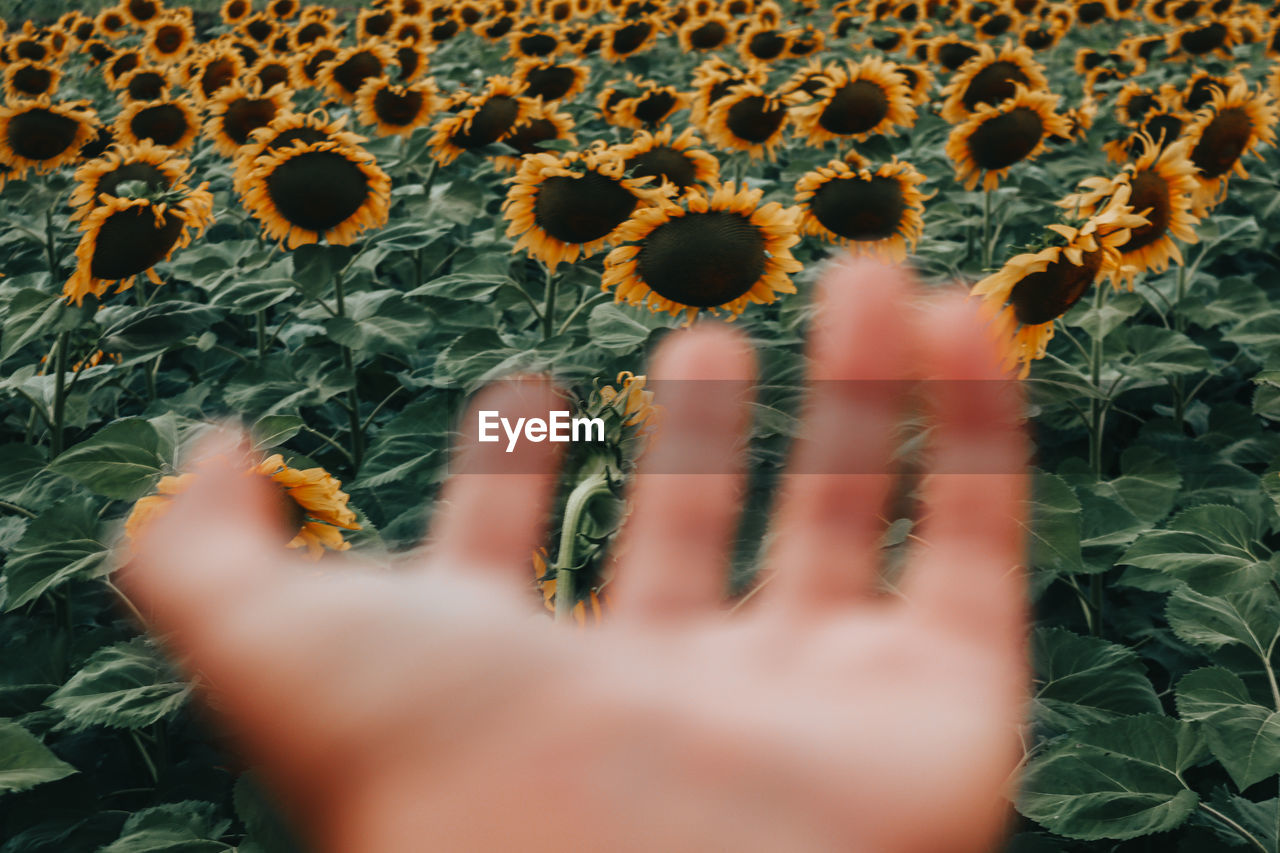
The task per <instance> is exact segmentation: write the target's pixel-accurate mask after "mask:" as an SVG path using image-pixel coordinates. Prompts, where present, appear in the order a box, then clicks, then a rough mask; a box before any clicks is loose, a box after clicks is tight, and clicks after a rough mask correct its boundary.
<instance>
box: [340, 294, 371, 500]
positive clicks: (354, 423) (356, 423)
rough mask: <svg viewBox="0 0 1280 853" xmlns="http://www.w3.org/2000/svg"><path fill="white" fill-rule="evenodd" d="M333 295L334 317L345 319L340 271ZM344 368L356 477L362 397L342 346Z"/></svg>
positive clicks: (361, 435) (361, 438)
mask: <svg viewBox="0 0 1280 853" xmlns="http://www.w3.org/2000/svg"><path fill="white" fill-rule="evenodd" d="M333 294H334V305H335V310H334V316H335V317H345V316H346V315H347V303H346V285H345V283H344V281H343V278H342V271H341V270H339V271H338V272H337V273H335V274H334V276H333ZM342 366H343V368H345V369H346V371H347V373H348V374H350V375H351V387H350V388H348V389H347V407H346V408H347V421H348V424H349V426H350V429H351V451H350V454H349V456H350V459H351V474H352V476H354V475H355V474H356V472H358V471H359V470H360V462H361V461H362V460H363V459H364V429H363V428H362V427H361V425H360V396H359V394H357V393H356V383H355V375H356V368H355V360H354V359H353V358H352V355H351V348H350V347H348V346H346V345H345V344H343V345H342Z"/></svg>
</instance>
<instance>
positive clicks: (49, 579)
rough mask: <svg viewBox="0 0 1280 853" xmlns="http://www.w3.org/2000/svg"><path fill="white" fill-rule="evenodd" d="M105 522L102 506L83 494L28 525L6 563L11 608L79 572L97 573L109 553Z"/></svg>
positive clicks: (59, 505) (19, 605)
mask: <svg viewBox="0 0 1280 853" xmlns="http://www.w3.org/2000/svg"><path fill="white" fill-rule="evenodd" d="M99 526H100V525H99V522H98V514H97V511H96V507H95V506H94V505H93V504H92V503H90V502H89V500H88V499H86V498H83V497H80V498H71V499H68V500H64V501H61V502H60V503H58V504H56V505H54V506H53V507H51V508H50V509H48V510H45V511H44V512H43V513H41V514H40V517H39V518H37V519H35V520H34V521H32V522H31V524H29V525H28V526H27V530H26V532H25V533H24V534H22V538H21V539H19V540H18V544H17V545H15V546H14V548H13V552H12V553H11V554H10V555H9V561H8V563H7V564H6V565H5V567H4V578H5V587H6V590H7V592H8V599H7V600H6V601H5V609H6V610H13V609H15V608H18V607H21V606H23V605H24V604H26V603H27V602H29V601H34V600H35V599H37V598H39V597H40V596H41V595H44V594H45V593H46V592H48V591H49V590H51V589H54V588H55V587H57V586H59V585H61V584H63V583H65V582H66V581H67V580H69V579H71V578H73V577H76V576H81V575H93V574H95V573H96V572H97V571H98V569H99V567H100V566H101V565H102V564H103V562H104V561H105V559H106V556H107V546H106V543H105V542H103V541H102V540H101V539H100V538H99V536H100V534H99Z"/></svg>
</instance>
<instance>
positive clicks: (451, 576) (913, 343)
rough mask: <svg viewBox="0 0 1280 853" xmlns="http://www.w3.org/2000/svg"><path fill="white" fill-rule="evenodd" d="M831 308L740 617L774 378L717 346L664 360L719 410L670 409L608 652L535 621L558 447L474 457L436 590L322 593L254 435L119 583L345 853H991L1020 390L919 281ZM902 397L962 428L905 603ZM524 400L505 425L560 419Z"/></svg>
mask: <svg viewBox="0 0 1280 853" xmlns="http://www.w3.org/2000/svg"><path fill="white" fill-rule="evenodd" d="M818 311H819V313H818V315H817V316H818V320H817V322H816V323H815V332H814V336H813V345H812V348H811V354H812V357H813V368H812V371H811V376H810V379H811V392H810V399H809V404H808V407H807V414H806V421H805V438H804V441H802V442H800V443H799V444H798V448H797V450H796V451H795V454H794V456H793V460H792V469H791V473H790V474H789V475H788V478H787V481H786V483H785V486H784V489H783V494H782V497H781V499H780V503H779V506H778V509H777V511H776V513H775V517H776V524H775V529H774V531H773V535H772V539H771V548H770V556H769V560H768V562H767V568H766V570H765V571H764V572H763V573H762V575H761V584H762V585H761V586H760V587H759V588H758V590H757V592H756V594H754V595H753V596H752V597H751V598H750V599H749V600H748V601H746V602H742V603H740V605H739V606H738V607H736V608H735V609H734V610H733V612H732V613H730V612H728V611H726V610H725V608H724V601H723V597H724V588H725V572H726V566H727V556H726V555H727V552H728V548H729V545H730V543H731V542H732V540H733V538H734V533H735V527H736V523H737V514H738V510H739V508H740V493H741V490H742V482H741V471H740V459H739V452H738V450H739V448H738V443H737V442H735V441H733V440H732V437H734V436H738V435H740V434H741V432H742V431H743V429H744V427H745V425H746V420H747V417H748V412H749V405H748V401H747V400H746V398H745V395H744V394H743V389H744V388H745V387H746V386H747V385H748V383H749V382H750V380H751V377H752V373H753V364H752V358H751V353H750V351H749V348H748V347H747V346H746V345H745V344H744V343H743V342H742V341H741V339H740V338H739V337H738V336H736V335H733V334H730V333H729V332H728V331H726V330H725V329H724V328H723V327H718V326H709V327H699V328H697V329H694V330H692V331H690V332H687V333H681V334H678V335H674V336H672V339H671V340H669V341H668V342H667V343H666V344H665V345H664V346H663V348H662V349H661V351H660V352H659V353H658V355H657V357H656V358H655V363H654V365H653V367H652V369H651V371H650V376H651V377H653V378H654V379H655V380H656V381H658V382H663V381H664V380H689V381H684V382H669V383H666V384H665V388H666V389H667V393H666V394H665V396H664V397H663V398H662V399H660V400H659V401H658V402H659V403H660V404H661V405H662V407H663V409H664V416H663V418H662V423H661V427H660V431H659V433H658V435H657V436H656V437H655V440H654V441H653V443H652V447H651V448H650V451H649V452H648V453H647V454H646V456H645V458H644V460H643V463H642V468H641V472H640V474H639V475H638V476H637V478H636V482H635V486H634V488H633V490H632V505H633V510H632V513H631V516H630V518H629V519H628V522H627V525H626V527H625V529H624V531H623V541H622V543H620V549H619V550H620V557H619V565H618V571H617V577H616V580H615V582H614V584H613V585H612V586H611V590H613V591H614V592H613V595H612V601H613V609H612V612H611V617H610V619H608V620H607V621H606V623H605V624H603V625H601V626H600V627H599V628H597V629H594V630H589V631H577V630H565V629H563V628H562V627H561V626H559V625H556V624H554V623H551V622H549V621H548V620H546V619H545V618H543V617H541V616H540V615H539V614H538V612H537V610H535V609H534V607H533V605H532V598H531V595H530V593H531V592H532V590H531V588H530V584H529V579H530V573H529V554H530V552H531V550H532V549H533V548H534V547H536V545H537V544H539V543H540V542H541V541H542V534H543V532H544V530H543V527H544V524H545V517H546V514H547V510H548V503H549V500H550V495H551V491H552V488H553V486H554V482H555V474H554V472H555V470H556V464H557V459H556V453H555V449H554V448H555V445H551V444H526V445H524V449H523V450H522V451H521V453H518V454H512V455H511V457H510V458H509V457H507V456H505V455H504V454H503V452H502V448H501V446H500V445H481V444H478V443H474V442H471V443H469V444H468V446H465V447H464V448H462V450H461V452H460V455H459V460H460V462H459V473H458V474H456V475H455V476H454V478H453V479H452V480H451V481H450V483H449V484H448V486H447V487H446V491H445V495H444V498H443V500H444V505H443V508H442V510H441V511H440V512H438V513H437V523H436V525H435V529H434V530H433V532H432V537H431V540H430V544H431V547H430V549H429V553H430V555H431V556H430V559H429V560H428V561H427V564H426V565H425V566H422V567H416V568H414V569H412V570H405V571H389V570H387V569H380V568H377V567H368V566H362V565H360V564H358V563H357V562H356V561H354V560H352V561H350V562H351V565H350V566H349V567H348V566H344V565H343V563H342V561H341V560H334V561H332V562H329V563H326V564H325V567H326V570H325V571H324V572H323V573H321V574H317V573H316V571H315V569H314V568H310V569H304V568H303V567H301V566H300V565H296V564H293V563H292V562H291V560H292V558H289V557H284V556H281V549H280V547H279V538H278V535H277V527H278V524H279V521H278V519H275V518H273V513H274V512H278V509H273V507H278V502H276V501H275V500H274V499H273V496H272V495H271V493H270V489H269V487H268V486H267V485H266V483H265V481H263V480H262V478H257V477H248V476H244V475H242V474H241V473H240V472H241V471H243V470H244V467H245V465H244V463H243V461H241V460H239V459H237V458H236V457H237V456H238V455H239V454H243V453H244V452H245V451H244V449H243V446H242V445H241V443H240V440H239V439H238V438H237V437H234V436H228V435H226V434H223V435H221V436H220V437H219V438H215V439H212V440H210V441H208V442H206V445H205V446H204V447H203V448H202V452H201V457H202V461H201V462H200V463H199V468H198V470H200V471H201V476H200V477H199V478H197V480H196V483H195V484H194V485H193V486H192V487H191V489H190V490H188V491H187V492H186V493H184V494H183V495H182V496H180V497H179V498H177V499H176V501H175V502H174V505H173V508H172V510H171V511H170V512H168V513H167V514H166V515H164V516H163V517H162V518H161V519H160V520H158V521H157V522H155V523H154V524H153V525H152V526H151V527H150V528H149V529H148V530H147V531H146V532H145V534H144V535H143V536H142V537H141V538H140V541H139V542H138V546H137V550H136V555H135V558H134V559H133V560H132V562H131V563H130V564H129V565H128V566H127V567H126V568H125V569H124V570H122V572H121V574H122V578H121V580H122V582H123V583H124V584H125V586H126V590H127V592H128V593H129V594H130V595H131V597H133V598H134V600H135V601H136V602H137V603H138V605H139V606H140V608H141V609H142V612H144V613H145V614H146V615H147V617H148V619H149V621H150V622H151V624H152V626H153V627H154V628H155V630H157V631H159V632H161V633H162V634H163V635H164V636H165V637H166V639H167V641H168V642H169V643H170V645H171V647H172V648H173V649H174V651H175V653H176V654H177V655H178V656H179V657H180V659H181V660H182V661H183V662H184V665H185V666H187V667H188V668H189V669H190V671H191V672H192V673H193V674H195V675H197V676H198V678H199V684H200V685H201V689H202V694H203V695H204V696H205V698H206V699H207V701H208V702H209V704H210V705H211V706H212V707H213V709H214V710H215V712H216V714H217V715H218V718H219V719H220V720H221V721H222V723H223V724H224V726H225V727H226V728H227V729H228V731H229V733H230V735H231V736H232V737H233V739H234V740H235V742H236V743H237V744H238V745H239V746H240V747H241V748H242V749H243V750H244V751H245V753H246V755H247V756H248V757H249V758H250V759H251V760H252V761H253V762H254V763H255V764H256V765H257V766H259V767H261V768H262V771H263V773H264V774H265V776H266V777H267V778H268V780H269V781H270V782H271V783H272V784H273V786H274V788H275V789H276V791H277V792H278V793H279V795H280V797H281V799H282V801H283V802H284V803H285V805H286V806H287V807H288V808H289V809H290V811H291V813H292V814H293V815H294V816H295V817H296V820H297V823H298V826H299V827H300V829H301V831H302V832H303V834H304V835H305V836H306V837H307V838H308V840H310V841H311V843H312V844H313V845H314V846H315V847H316V848H317V849H323V850H333V851H344V853H349V851H379V852H380V851H418V850H432V851H447V850H516V849H519V850H523V851H529V850H533V851H537V850H556V851H564V850H575V851H577V850H583V851H585V850H607V851H630V850H661V851H683V850H690V851H693V850H698V851H707V850H725V851H788V853H791V851H797V853H798V851H825V850H832V851H837V850H839V851H856V853H898V851H902V853H906V851H920V853H941V851H946V853H967V851H975V853H982V851H988V850H991V849H993V848H994V846H995V845H996V844H997V843H998V841H999V838H1000V835H1001V831H1002V825H1003V823H1004V821H1005V816H1006V813H1007V801H1006V796H1007V795H1008V794H1009V793H1011V787H1010V786H1011V785H1012V784H1013V783H1014V782H1015V781H1016V780H1015V778H1014V775H1015V768H1016V767H1017V764H1018V759H1019V757H1020V755H1021V751H1020V748H1019V740H1018V728H1019V726H1020V725H1021V723H1022V720H1023V715H1024V712H1025V704H1026V696H1027V675H1026V661H1025V654H1026V645H1025V638H1024V632H1025V620H1026V614H1025V607H1026V605H1025V588H1024V586H1025V582H1024V579H1023V575H1022V569H1021V563H1022V561H1023V560H1024V555H1023V551H1022V513H1023V512H1024V500H1025V489H1026V477H1025V473H1024V466H1025V455H1026V443H1025V439H1024V438H1023V436H1022V434H1021V433H1020V432H1019V429H1018V426H1017V421H1018V418H1019V409H1018V399H1017V395H1016V393H1011V390H1012V388H1011V386H1010V384H1009V383H1008V382H1006V381H1005V376H1004V374H1003V372H1002V371H1001V370H1000V368H999V359H998V357H997V353H996V351H995V344H994V343H992V342H991V340H990V338H989V337H988V335H987V333H986V332H985V331H984V329H983V328H982V325H981V323H980V322H979V320H978V318H977V317H976V315H975V314H974V313H973V312H972V309H971V308H970V307H969V306H967V305H965V304H964V303H963V301H961V300H959V299H953V298H945V299H941V300H934V301H933V302H932V303H931V304H929V305H928V306H927V307H925V308H921V307H920V306H919V305H918V304H917V300H916V299H915V297H914V296H913V294H912V293H911V288H910V284H909V282H908V281H907V280H906V277H905V274H904V273H902V272H900V271H897V270H891V269H886V268H882V267H879V266H874V265H870V264H865V263H864V264H848V265H845V266H842V267H839V268H836V269H835V270H834V271H833V272H832V273H831V274H830V275H829V276H828V278H827V280H826V281H825V282H824V287H823V289H822V294H821V297H820V299H819V304H818ZM904 379H912V380H916V379H927V380H929V381H928V382H927V383H926V385H925V387H926V389H927V391H928V397H929V400H928V403H929V405H930V408H931V410H932V416H933V420H934V423H935V429H934V431H933V436H932V454H931V463H930V465H931V467H930V470H929V472H928V476H927V477H926V479H925V481H924V492H925V496H926V510H925V517H924V519H923V522H922V526H921V528H920V538H921V544H920V545H919V547H918V548H917V550H916V552H915V553H914V555H913V557H912V559H911V562H910V565H909V566H908V568H907V570H906V572H905V574H904V575H903V577H902V579H901V582H900V583H899V584H898V587H897V589H896V590H895V594H892V595H885V594H883V593H882V592H881V585H880V584H879V583H878V577H879V573H880V567H879V565H878V563H877V557H878V553H879V551H878V548H877V542H878V540H879V537H880V534H881V528H882V521H881V520H880V517H881V516H880V513H881V511H882V508H883V506H884V504H885V502H886V500H887V498H888V496H889V493H890V490H891V488H892V484H893V477H892V472H891V471H890V470H889V466H888V464H887V462H886V460H887V459H889V457H890V453H891V450H892V447H891V442H892V429H893V426H894V424H895V423H896V421H897V420H898V417H899V414H900V409H901V407H902V405H903V399H902V397H903V393H904V390H905V389H904V385H903V383H902V382H900V381H899V380H904ZM711 380H714V381H711ZM531 388H533V389H534V390H530V389H531ZM522 389H523V390H521V391H517V390H514V389H507V390H497V391H493V392H490V393H489V394H488V396H487V398H486V399H484V400H483V402H481V403H480V404H479V405H480V406H481V407H483V408H487V409H496V410H499V411H501V412H503V414H504V415H506V416H509V417H519V416H539V415H541V416H545V413H546V412H547V411H549V410H550V409H553V408H556V406H555V404H554V397H553V395H552V389H551V388H550V386H549V385H539V384H531V383H522ZM515 457H519V458H518V459H517V458H515ZM504 467H505V468H506V469H507V470H506V473H502V471H501V469H502V468H504ZM530 472H536V473H530ZM695 472H696V473H695Z"/></svg>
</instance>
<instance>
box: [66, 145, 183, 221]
mask: <svg viewBox="0 0 1280 853" xmlns="http://www.w3.org/2000/svg"><path fill="white" fill-rule="evenodd" d="M189 177H190V166H189V164H188V163H187V161H186V160H183V159H182V158H180V157H178V156H176V155H175V154H174V153H173V151H171V150H170V149H168V148H162V147H161V146H159V145H155V144H153V143H151V142H143V143H141V144H139V145H117V146H113V147H112V148H111V149H109V150H108V151H106V152H105V153H104V154H103V155H102V156H101V157H96V158H94V159H92V160H90V161H88V162H87V163H85V164H84V165H82V166H81V167H80V168H78V169H76V173H75V189H74V190H72V192H71V200H70V204H71V207H72V212H71V220H72V221H73V222H74V221H78V220H81V219H84V217H86V216H88V215H89V214H90V213H91V212H93V210H94V209H95V208H97V207H98V206H99V205H101V204H102V203H103V202H104V199H103V198H102V197H103V196H106V197H107V198H121V197H123V196H120V195H119V194H118V190H119V189H120V186H121V185H122V184H127V183H129V182H132V181H141V182H142V183H143V184H144V185H145V187H146V192H147V193H148V194H149V195H154V194H157V193H162V192H164V191H166V190H171V189H175V188H177V187H180V186H181V185H183V184H185V183H186V181H187V180H188V178H189Z"/></svg>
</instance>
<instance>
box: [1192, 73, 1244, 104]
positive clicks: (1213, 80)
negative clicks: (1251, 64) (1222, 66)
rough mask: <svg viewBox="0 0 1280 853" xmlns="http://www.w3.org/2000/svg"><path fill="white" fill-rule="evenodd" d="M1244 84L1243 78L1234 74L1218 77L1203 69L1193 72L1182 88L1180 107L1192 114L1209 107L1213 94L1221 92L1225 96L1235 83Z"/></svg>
mask: <svg viewBox="0 0 1280 853" xmlns="http://www.w3.org/2000/svg"><path fill="white" fill-rule="evenodd" d="M1244 82H1245V79H1244V77H1242V76H1241V75H1240V74H1238V73H1234V72H1233V73H1231V74H1225V75H1219V74H1210V73H1209V72H1208V71H1205V70H1203V69H1201V70H1199V71H1195V72H1193V73H1192V74H1191V76H1190V77H1188V78H1187V82H1186V84H1185V85H1184V86H1183V95H1182V104H1181V106H1182V108H1183V109H1185V110H1187V111H1188V112H1193V113H1194V112H1196V111H1198V110H1200V109H1203V108H1204V107H1207V106H1209V103H1210V102H1211V101H1212V100H1213V95H1214V93H1215V92H1221V93H1222V94H1224V95H1225V94H1226V93H1227V92H1230V91H1231V88H1232V87H1233V86H1235V85H1236V84H1237V83H1244ZM1246 85H1247V84H1246Z"/></svg>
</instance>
